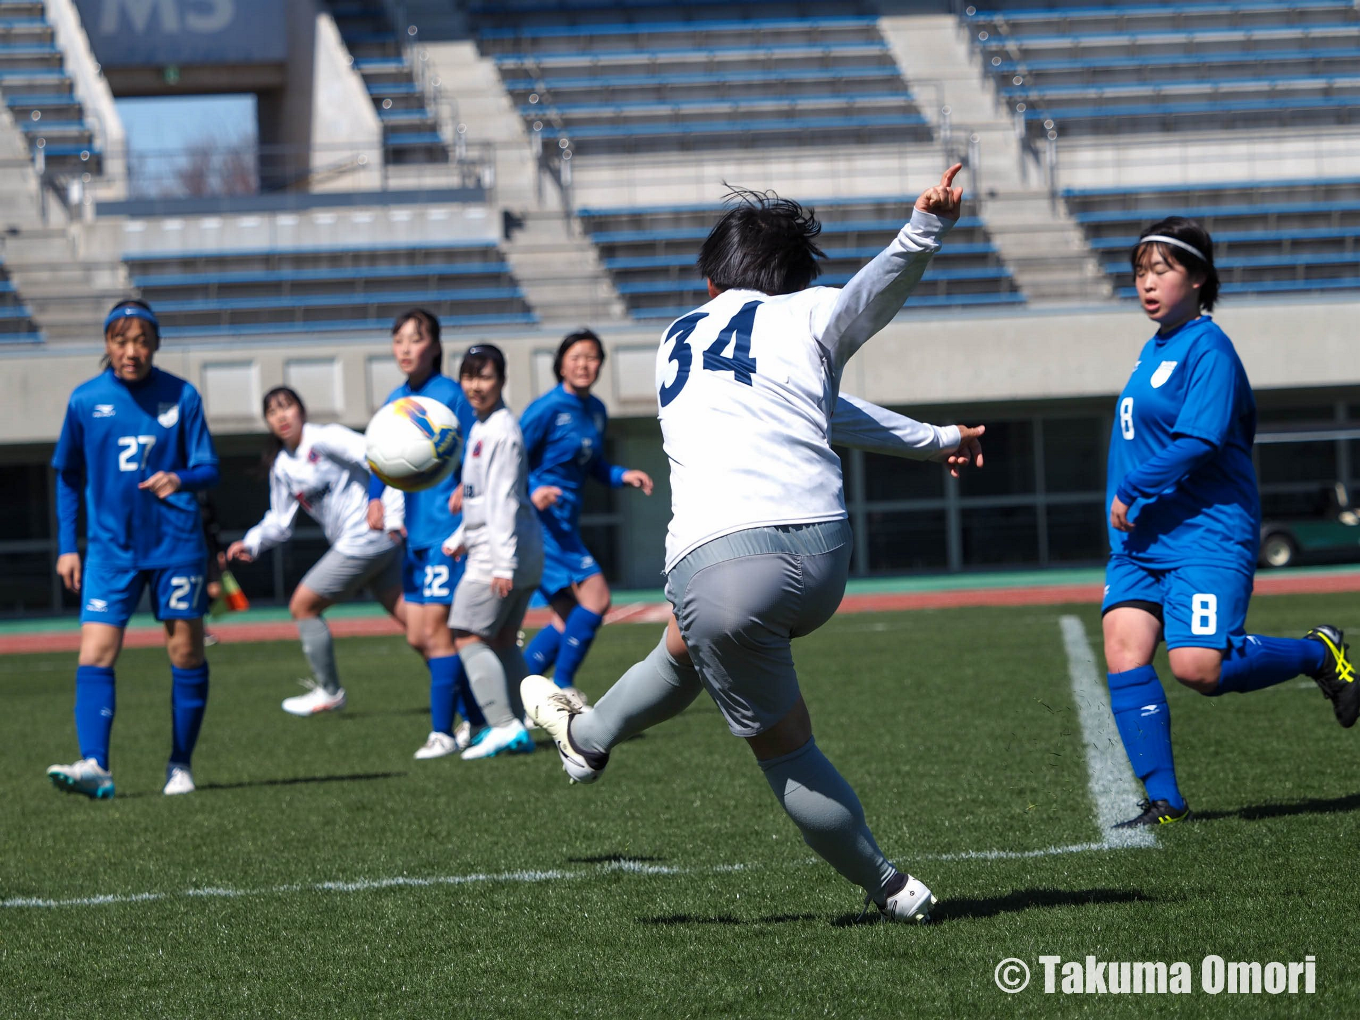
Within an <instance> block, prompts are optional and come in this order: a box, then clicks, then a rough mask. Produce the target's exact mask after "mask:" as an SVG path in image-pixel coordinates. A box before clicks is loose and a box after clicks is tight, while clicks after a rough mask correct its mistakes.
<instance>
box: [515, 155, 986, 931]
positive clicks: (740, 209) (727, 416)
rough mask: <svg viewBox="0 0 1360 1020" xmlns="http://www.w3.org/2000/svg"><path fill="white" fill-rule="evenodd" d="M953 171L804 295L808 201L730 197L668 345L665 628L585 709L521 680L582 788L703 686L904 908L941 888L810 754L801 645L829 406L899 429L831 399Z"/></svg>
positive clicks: (835, 509) (835, 597) (830, 540)
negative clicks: (798, 662)
mask: <svg viewBox="0 0 1360 1020" xmlns="http://www.w3.org/2000/svg"><path fill="white" fill-rule="evenodd" d="M959 169H960V167H959V166H953V167H951V168H950V169H949V170H947V171H946V172H945V174H944V176H943V178H942V179H941V181H940V183H939V185H937V186H935V187H932V188H929V189H927V190H926V191H925V192H924V193H923V194H922V195H921V196H920V197H919V198H918V199H917V200H916V204H915V208H914V209H913V211H912V214H911V220H910V222H909V223H907V224H906V226H904V227H903V228H902V230H901V231H900V233H899V234H898V235H897V237H896V238H895V239H894V240H893V242H892V243H891V244H890V245H889V246H888V247H887V248H886V249H885V250H884V251H883V252H882V253H881V254H880V255H878V256H877V257H876V258H875V259H874V260H873V261H872V262H870V263H869V264H868V265H867V266H866V267H865V268H864V269H862V270H860V272H859V273H857V274H856V275H855V277H854V278H853V279H852V280H851V281H850V282H849V284H847V285H846V287H845V288H844V289H843V290H836V289H833V288H825V287H817V288H809V285H810V284H811V282H812V280H813V278H814V277H815V276H816V274H817V271H818V267H817V257H818V256H819V255H820V254H821V252H820V251H819V250H818V248H817V246H816V244H815V240H814V239H815V238H816V236H817V233H818V231H819V230H820V226H819V224H818V223H817V221H816V219H815V218H814V217H813V216H812V214H811V213H810V212H808V211H805V210H804V209H803V208H802V207H801V206H799V205H798V204H797V203H794V202H789V201H786V200H782V199H778V198H774V197H772V196H767V195H761V194H754V193H749V192H743V193H739V194H738V195H737V197H738V199H739V201H738V203H737V204H736V205H735V206H734V208H732V209H730V210H729V211H728V212H727V213H726V214H724V215H723V217H722V218H721V219H720V220H719V221H718V223H717V225H716V226H715V227H714V228H713V230H712V231H711V232H710V233H709V235H708V239H707V240H706V241H705V242H704V244H703V247H702V249H701V250H700V254H699V262H698V267H699V270H700V272H701V273H702V274H703V275H704V276H705V277H706V278H707V280H708V289H709V296H710V298H711V300H710V301H709V302H708V303H707V304H706V305H704V306H703V307H702V308H699V309H697V310H696V311H694V312H691V313H690V314H689V315H686V316H683V317H682V318H680V319H678V320H676V321H675V322H674V323H672V324H671V325H670V327H669V328H667V330H666V332H665V336H664V339H663V340H662V343H661V347H660V350H659V351H658V355H657V389H658V397H659V403H660V415H659V417H660V420H661V432H662V438H663V443H664V447H665V450H666V455H667V457H668V458H669V459H670V464H671V500H672V514H673V516H672V520H671V524H670V529H669V533H668V535H667V539H666V596H667V598H668V599H669V600H670V602H671V605H672V606H673V607H674V610H675V621H674V624H673V625H672V626H671V627H669V628H668V629H667V633H666V635H665V637H663V639H662V641H661V643H660V644H658V645H657V647H656V648H655V649H654V650H653V651H652V653H651V655H649V656H648V657H647V659H646V660H644V661H643V662H640V663H638V664H637V665H635V666H634V667H633V668H632V669H631V670H629V671H628V673H626V674H625V675H624V676H623V678H622V679H621V680H619V682H618V683H617V684H615V685H614V687H613V688H611V689H610V690H609V691H608V693H606V694H605V695H604V697H603V698H601V699H600V701H599V703H598V704H597V706H596V707H595V708H594V709H591V710H583V709H582V708H581V707H580V706H579V705H576V704H573V703H572V702H571V700H570V699H569V698H567V697H566V696H565V695H563V694H562V693H561V692H560V691H558V690H557V688H556V687H555V686H554V685H553V684H552V683H551V681H547V680H543V679H542V678H540V677H528V678H526V679H525V681H524V684H523V685H522V692H523V697H524V701H525V705H526V707H527V708H528V710H529V714H530V715H531V716H533V717H534V719H535V720H536V721H537V722H538V723H539V724H540V725H541V726H543V727H544V728H545V729H546V730H547V731H548V732H549V733H550V734H551V735H552V737H553V738H554V740H555V741H556V742H557V747H558V752H559V754H560V756H561V758H562V763H563V767H564V768H565V769H566V771H567V774H568V776H569V777H571V778H572V779H573V780H574V781H576V782H592V781H594V780H595V779H597V778H598V777H599V775H600V773H601V772H602V771H603V769H604V767H605V765H606V764H607V762H608V758H609V752H610V750H611V749H612V748H613V747H614V746H616V745H617V744H618V743H619V742H620V741H621V740H624V739H627V737H629V736H631V735H633V734H636V733H638V732H639V731H641V730H643V729H645V728H647V727H648V726H651V725H654V724H656V723H658V722H661V721H662V720H664V719H668V718H670V717H671V716H673V715H675V714H676V713H677V712H679V711H681V710H682V709H684V708H685V707H686V706H687V705H689V704H690V702H692V701H693V700H694V698H695V697H696V696H697V694H698V691H699V689H700V686H702V687H703V688H704V689H706V690H707V691H708V692H709V694H710V695H711V696H712V697H713V699H714V701H716V702H717V704H718V707H719V709H720V710H721V711H722V713H723V715H724V717H725V718H726V720H727V724H728V728H729V729H730V730H731V731H732V732H733V733H734V734H735V735H737V736H740V737H744V738H745V739H746V740H747V742H748V743H749V744H750V746H751V750H752V751H753V752H754V753H755V756H756V759H757V762H758V764H759V765H760V768H761V770H762V771H763V772H764V774H765V778H766V780H767V781H768V783H769V785H770V788H771V789H772V790H773V792H774V794H775V796H776V797H777V798H778V799H779V801H780V804H781V805H782V806H783V807H784V810H785V811H786V812H787V813H788V815H789V817H790V818H791V819H792V820H793V822H794V824H795V825H797V826H798V828H799V830H800V831H801V833H802V835H803V839H804V841H805V842H806V843H807V844H808V845H809V846H810V847H812V849H813V850H815V851H816V852H817V853H818V854H820V855H821V856H822V857H823V858H824V859H825V860H826V861H828V862H829V863H830V864H831V865H832V866H833V867H834V868H836V870H837V871H839V872H840V873H841V874H842V875H843V876H845V877H846V878H847V879H849V880H850V881H851V882H854V883H855V884H856V885H859V886H862V887H863V888H864V890H865V893H866V903H867V902H869V901H872V902H874V903H875V904H877V906H878V908H879V909H880V910H881V911H882V912H883V913H884V914H885V915H886V916H888V917H890V918H893V919H900V920H909V919H915V920H923V919H926V918H928V916H929V911H930V907H931V905H932V904H933V903H934V901H935V900H934V897H933V896H932V895H931V892H930V890H929V889H928V888H927V887H926V886H925V885H924V884H923V883H922V882H920V881H918V880H916V879H914V878H912V877H911V876H910V875H908V874H906V873H905V872H901V871H898V870H897V868H895V867H894V866H893V865H892V864H891V863H890V862H889V861H888V860H887V858H886V857H884V855H883V853H882V852H881V851H880V850H879V848H878V845H877V844H876V843H875V842H874V838H873V836H872V835H871V833H870V832H869V829H868V826H867V825H866V823H865V820H864V811H863V808H862V807H861V806H860V802H859V799H858V798H857V797H856V796H855V793H854V791H853V790H852V789H851V788H850V786H849V784H848V783H846V781H845V780H844V779H843V778H842V777H841V776H840V774H839V773H838V772H837V771H836V769H835V768H834V767H833V766H832V764H831V763H830V762H829V761H828V760H827V759H826V757H825V756H824V755H823V754H822V752H821V751H820V750H818V748H817V745H816V742H815V741H814V740H813V737H812V723H811V720H810V719H809V716H808V710H807V707H806V705H805V704H804V702H803V698H802V695H801V694H800V692H799V689H798V678H797V674H796V673H795V671H794V666H793V656H792V652H791V649H790V640H791V639H792V638H795V637H800V636H802V635H804V634H808V633H811V632H812V631H814V630H816V629H817V628H818V627H820V626H821V625H822V624H823V623H825V622H826V621H827V620H828V619H830V617H831V616H832V614H833V613H834V612H835V611H836V607H837V606H838V605H839V603H840V600H841V596H842V594H843V593H844V590H845V582H846V578H847V575H848V572H849V564H850V550H851V536H850V528H849V525H848V521H847V514H846V510H845V498H844V490H843V487H842V481H841V470H840V460H839V458H838V457H837V456H836V454H835V453H834V452H833V451H832V449H831V443H832V441H833V423H834V419H835V418H836V417H837V412H840V416H841V417H843V418H847V419H852V420H851V421H848V422H847V427H848V428H849V430H850V431H851V432H853V431H855V428H856V424H855V423H856V422H857V424H858V428H859V430H860V431H862V432H866V433H872V432H876V431H879V432H881V431H883V430H887V431H891V425H890V424H889V425H886V426H885V425H881V424H876V418H875V410H874V409H871V408H870V406H869V405H864V404H862V403H858V404H852V403H851V402H850V401H847V400H846V399H845V398H841V399H840V400H838V399H837V395H838V393H839V390H840V379H841V373H842V371H843V370H844V368H845V364H846V362H847V361H848V360H849V358H850V356H851V355H853V354H854V353H855V351H856V350H858V349H859V347H860V346H861V345H862V344H864V343H865V341H867V340H868V339H869V338H870V337H872V336H873V335H874V334H875V333H877V332H878V331H879V330H880V329H881V328H882V327H883V326H884V325H886V324H887V323H888V322H889V321H890V320H891V319H892V318H893V316H894V315H895V314H896V313H897V312H898V310H899V309H900V308H901V307H902V304H903V302H904V301H906V299H907V297H908V295H909V294H910V293H911V291H912V289H913V288H914V287H915V285H916V283H917V282H918V281H919V280H920V278H921V275H922V274H923V273H924V272H925V269H926V266H927V265H928V264H929V262H930V259H931V256H932V255H934V254H935V252H936V251H938V250H939V247H940V239H941V238H942V237H943V236H944V234H945V233H946V232H947V231H948V229H949V228H950V226H952V224H953V222H954V221H955V220H957V218H958V215H959V208H960V201H961V197H962V189H960V188H955V187H953V179H954V176H955V174H957V173H958V171H959ZM846 404H851V408H845V405H846ZM866 419H867V420H866ZM912 424H915V423H912ZM930 429H931V431H930V435H929V438H928V439H927V438H925V436H924V435H920V436H919V438H913V439H908V438H907V436H911V435H913V433H912V430H911V429H910V428H907V429H904V435H903V439H902V443H901V451H900V452H902V453H903V454H906V453H907V452H908V449H910V448H912V447H913V446H914V447H915V450H914V452H916V453H917V454H918V455H920V454H931V453H933V455H934V456H937V457H940V458H943V459H946V460H948V461H949V462H951V463H952V464H954V466H955V467H954V469H955V470H958V469H959V468H960V467H961V466H962V464H963V463H965V462H969V461H973V462H976V463H978V464H979V465H980V463H981V450H980V447H979V445H978V441H977V436H979V435H980V434H981V430H980V429H969V428H965V427H955V426H950V427H949V428H945V429H938V430H936V429H934V427H930ZM923 447H924V449H923Z"/></svg>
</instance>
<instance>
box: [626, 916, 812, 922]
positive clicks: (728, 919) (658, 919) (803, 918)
mask: <svg viewBox="0 0 1360 1020" xmlns="http://www.w3.org/2000/svg"><path fill="white" fill-rule="evenodd" d="M818 917H819V915H817V914H771V915H769V916H767V917H745V918H743V917H733V916H732V915H731V914H714V915H713V916H711V917H699V916H697V915H695V914H667V915H665V916H664V917H639V918H638V919H637V921H638V924H661V925H670V924H787V923H788V922H790V921H816V920H817V919H818Z"/></svg>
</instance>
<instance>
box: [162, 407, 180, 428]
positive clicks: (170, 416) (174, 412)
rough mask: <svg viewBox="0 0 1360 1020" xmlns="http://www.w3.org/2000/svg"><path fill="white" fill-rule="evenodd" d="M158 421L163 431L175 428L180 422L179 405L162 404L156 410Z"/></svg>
mask: <svg viewBox="0 0 1360 1020" xmlns="http://www.w3.org/2000/svg"><path fill="white" fill-rule="evenodd" d="M156 420H157V421H158V422H160V423H161V428H163V429H168V428H173V427H174V425H175V423H176V422H178V421H179V404H161V405H160V407H159V408H157V410H156Z"/></svg>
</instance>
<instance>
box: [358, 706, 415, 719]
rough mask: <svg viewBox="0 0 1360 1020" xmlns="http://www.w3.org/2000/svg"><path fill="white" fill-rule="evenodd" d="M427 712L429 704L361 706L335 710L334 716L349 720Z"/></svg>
mask: <svg viewBox="0 0 1360 1020" xmlns="http://www.w3.org/2000/svg"><path fill="white" fill-rule="evenodd" d="M429 714H430V706H429V705H420V706H418V707H416V708H371V709H362V708H361V709H359V710H358V711H357V712H356V711H354V710H352V709H348V708H347V709H345V710H344V711H343V712H337V713H336V714H335V717H336V718H337V719H350V720H353V719H377V718H379V717H380V716H389V715H426V716H427V715H429Z"/></svg>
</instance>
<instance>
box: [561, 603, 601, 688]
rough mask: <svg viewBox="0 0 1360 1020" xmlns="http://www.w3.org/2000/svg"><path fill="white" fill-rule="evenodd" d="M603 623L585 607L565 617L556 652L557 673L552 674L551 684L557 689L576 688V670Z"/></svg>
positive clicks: (576, 609) (574, 610)
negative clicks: (555, 685)
mask: <svg viewBox="0 0 1360 1020" xmlns="http://www.w3.org/2000/svg"><path fill="white" fill-rule="evenodd" d="M603 623H604V617H603V616H601V615H600V614H599V613H592V612H591V611H590V610H589V609H587V608H586V607H585V606H577V607H576V608H575V609H573V610H572V611H571V613H570V614H569V615H568V616H567V626H566V629H565V630H564V631H562V647H561V648H559V649H558V651H557V672H556V673H554V674H553V683H555V684H557V686H558V687H575V686H576V670H577V669H578V668H579V667H580V665H581V663H582V661H583V660H584V659H585V657H586V652H588V651H590V645H591V642H593V641H594V640H595V633H596V632H597V631H598V630H599V629H600V626H601V625H602V624H603Z"/></svg>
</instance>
